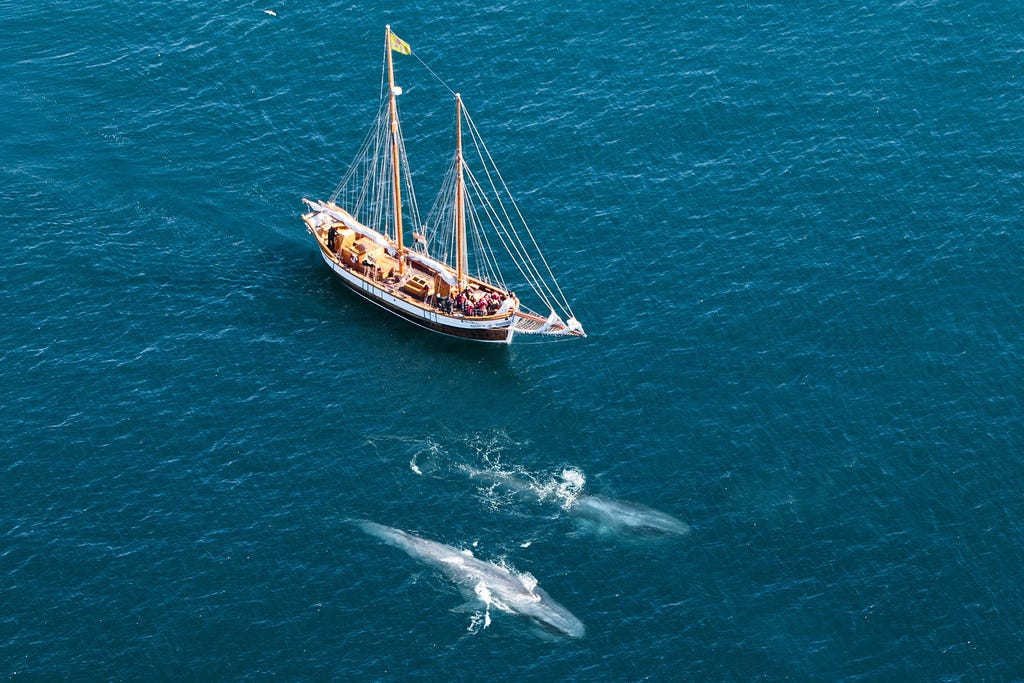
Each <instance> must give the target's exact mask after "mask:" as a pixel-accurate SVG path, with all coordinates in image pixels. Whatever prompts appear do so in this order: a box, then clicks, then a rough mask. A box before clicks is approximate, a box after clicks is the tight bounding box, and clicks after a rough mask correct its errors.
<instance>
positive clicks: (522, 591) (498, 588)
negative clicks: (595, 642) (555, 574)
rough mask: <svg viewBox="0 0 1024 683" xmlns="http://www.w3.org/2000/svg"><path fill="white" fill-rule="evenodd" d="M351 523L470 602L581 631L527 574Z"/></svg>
mask: <svg viewBox="0 0 1024 683" xmlns="http://www.w3.org/2000/svg"><path fill="white" fill-rule="evenodd" d="M354 523H355V525H356V526H357V527H358V528H360V529H361V530H362V531H364V532H365V533H367V534H369V535H370V536H373V537H376V538H377V539H379V540H381V541H383V542H384V543H386V544H388V545H391V546H394V547H395V548H398V549H399V550H402V551H404V552H405V553H406V554H407V555H409V556H410V557H412V558H414V559H416V560H418V561H420V562H422V563H423V564H425V565H428V566H430V567H433V568H435V569H438V570H440V571H441V573H442V574H444V575H445V576H446V577H447V578H448V579H449V580H450V581H451V582H452V583H454V584H455V585H456V587H457V588H458V589H459V590H460V591H461V592H462V593H463V594H464V595H465V596H466V597H467V598H468V599H469V600H470V601H471V602H478V603H480V604H481V605H482V606H483V607H485V608H487V609H488V610H489V608H490V607H495V608H496V609H498V610H500V611H502V612H507V613H509V614H514V615H518V616H521V617H524V618H526V619H529V620H530V621H532V622H534V623H536V624H539V625H541V626H543V627H545V628H547V629H549V630H551V631H554V632H556V633H558V634H561V635H564V636H568V637H569V638H582V637H583V636H584V634H585V632H586V629H585V627H584V625H583V622H581V621H580V620H579V619H577V618H576V617H575V616H574V615H573V614H572V612H570V611H569V610H568V609H566V608H565V607H563V606H562V605H560V604H559V603H557V602H555V601H554V600H553V599H552V598H551V596H550V595H548V594H547V593H546V592H545V591H544V590H543V589H541V588H540V587H539V586H537V582H536V580H535V579H534V578H533V577H532V576H529V575H522V574H519V573H516V572H514V571H512V570H510V569H507V568H505V567H503V566H501V565H498V564H495V563H493V562H485V561H483V560H480V559H477V558H476V557H474V556H473V554H472V553H471V552H469V551H468V550H460V549H458V548H455V547H453V546H450V545H445V544H443V543H439V542H437V541H431V540H429V539H426V538H421V537H419V536H414V535H413V534H410V533H408V532H406V531H402V530H401V529H396V528H394V527H389V526H385V525H383V524H378V523H376V522H371V521H368V520H358V521H355V522H354ZM488 614H489V612H488ZM488 619H489V617H488Z"/></svg>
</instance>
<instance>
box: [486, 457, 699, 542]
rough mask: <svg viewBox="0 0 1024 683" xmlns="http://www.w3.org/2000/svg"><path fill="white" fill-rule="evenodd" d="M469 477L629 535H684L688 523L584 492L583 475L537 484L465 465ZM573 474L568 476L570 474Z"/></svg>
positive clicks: (652, 509) (660, 512)
mask: <svg viewBox="0 0 1024 683" xmlns="http://www.w3.org/2000/svg"><path fill="white" fill-rule="evenodd" d="M466 471H467V472H468V473H469V476H470V478H471V479H475V480H478V481H485V482H488V483H489V484H492V485H494V486H497V487H500V488H503V489H505V490H508V491H511V492H513V493H515V494H516V495H517V496H518V497H520V498H521V499H525V500H529V501H531V502H540V503H545V502H556V503H557V504H558V505H559V506H560V507H561V508H562V510H564V511H565V512H566V514H568V515H570V516H571V517H575V518H577V519H581V520H585V521H589V522H592V523H595V524H597V525H598V526H599V527H600V528H602V529H607V530H610V531H613V532H616V533H619V534H623V535H630V536H686V535H687V534H689V533H690V531H691V529H690V525H689V524H687V523H686V522H684V521H682V520H681V519H677V518H676V517H673V516H672V515H670V514H668V513H665V512H662V511H661V510H655V509H654V508H649V507H647V506H645V505H637V504H635V503H627V502H624V501H620V500H615V499H613V498H607V497H605V496H602V495H598V494H592V493H583V492H581V491H580V490H579V489H580V488H581V487H582V476H581V475H579V474H578V473H575V472H570V471H566V472H565V473H563V482H562V483H561V484H559V485H557V486H556V485H547V486H538V485H535V484H533V483H532V482H530V481H527V480H525V479H522V478H520V477H517V476H515V475H513V474H508V473H504V472H497V471H494V470H475V469H469V468H466ZM570 474H571V475H574V476H569V475H570Z"/></svg>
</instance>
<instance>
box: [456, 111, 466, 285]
mask: <svg viewBox="0 0 1024 683" xmlns="http://www.w3.org/2000/svg"><path fill="white" fill-rule="evenodd" d="M455 163H456V164H458V173H457V174H456V175H455V267H456V271H457V272H456V275H457V277H458V283H459V285H458V286H459V289H465V287H466V281H467V278H466V271H467V270H468V267H467V263H466V184H465V180H464V179H463V177H462V95H460V94H458V93H455Z"/></svg>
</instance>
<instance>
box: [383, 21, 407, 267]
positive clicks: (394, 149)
mask: <svg viewBox="0 0 1024 683" xmlns="http://www.w3.org/2000/svg"><path fill="white" fill-rule="evenodd" d="M385 29H386V32H387V35H386V36H385V42H384V45H385V50H384V51H385V52H386V53H387V55H388V113H389V115H390V117H391V188H392V190H391V191H392V193H393V200H394V201H393V202H392V204H393V205H394V220H395V243H396V247H397V250H398V254H397V256H398V274H399V275H404V274H405V242H404V241H403V240H402V189H401V183H400V182H399V179H400V170H401V169H400V168H399V154H398V102H397V99H398V93H397V92H396V89H395V69H394V66H392V62H391V52H392V50H393V49H394V42H393V39H392V36H394V34H393V33H391V25H390V24H388V25H387V26H385ZM395 37H396V38H397V36H395Z"/></svg>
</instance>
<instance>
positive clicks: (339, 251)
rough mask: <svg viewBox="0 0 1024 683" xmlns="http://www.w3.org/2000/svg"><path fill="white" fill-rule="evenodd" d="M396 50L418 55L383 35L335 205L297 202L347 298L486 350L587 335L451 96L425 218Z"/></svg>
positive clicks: (472, 127)
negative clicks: (374, 79) (374, 100)
mask: <svg viewBox="0 0 1024 683" xmlns="http://www.w3.org/2000/svg"><path fill="white" fill-rule="evenodd" d="M394 53H398V54H403V55H412V54H413V53H412V50H411V48H410V47H409V44H408V43H407V42H405V41H404V40H402V39H400V38H399V37H398V36H396V35H395V34H394V33H392V32H391V27H390V26H388V27H387V28H386V31H385V40H384V67H383V68H384V72H385V74H386V75H385V76H382V78H381V82H382V87H381V106H380V108H379V109H378V113H377V117H376V121H375V124H374V125H373V126H372V127H371V130H370V132H369V134H368V135H367V137H366V139H365V140H364V142H363V144H362V146H361V148H360V150H359V153H358V154H357V155H356V159H355V161H354V162H353V163H352V165H351V167H350V168H349V170H348V173H347V174H346V175H345V177H344V178H343V179H342V180H341V182H340V183H339V184H338V187H337V189H336V190H335V191H334V193H333V194H332V195H331V197H330V199H328V200H327V201H322V202H321V201H311V200H309V199H305V198H304V199H303V200H302V201H303V202H305V204H306V205H307V206H308V208H309V211H308V212H307V213H305V214H303V216H302V218H303V220H304V221H305V223H306V227H307V229H308V230H309V232H310V233H311V234H312V235H313V236H314V237H315V238H316V240H317V243H318V245H319V247H320V253H321V255H322V256H323V259H324V261H325V262H326V263H327V265H328V266H330V268H331V270H333V271H334V273H336V274H337V275H338V276H339V277H340V278H341V280H342V281H343V282H344V283H345V284H346V285H347V286H348V287H349V288H350V289H351V290H352V291H354V292H356V293H357V294H359V295H360V296H362V297H364V298H365V299H367V300H369V301H371V302H373V303H375V304H377V305H378V306H380V307H381V308H383V309H385V310H387V311H389V312H391V313H393V314H394V315H397V316H399V317H400V318H402V319H404V320H406V321H408V322H411V323H414V324H416V325H419V326H420V327H423V328H426V329H428V330H432V331H434V332H439V333H441V334H446V335H449V336H452V337H460V338H463V339H469V340H473V341H481V342H492V343H509V342H511V341H512V338H513V336H514V335H516V334H529V335H548V336H561V337H573V336H575V337H583V336H586V335H585V333H584V331H583V326H582V325H581V324H580V323H579V321H578V320H577V319H576V318H575V316H574V315H573V313H572V310H571V309H570V307H569V303H568V301H567V299H566V297H565V295H564V294H563V293H562V290H561V288H560V287H559V286H558V283H557V282H556V281H555V278H554V275H553V274H552V272H551V269H550V267H549V266H548V264H547V262H546V261H545V260H544V257H543V255H542V254H541V253H540V250H539V248H538V247H537V243H536V241H535V240H534V239H533V236H532V235H531V234H530V232H529V229H528V228H527V226H526V223H525V221H524V220H523V217H522V214H521V212H520V211H519V208H518V206H517V205H516V204H515V201H514V200H513V199H512V196H511V194H510V193H509V191H508V188H507V186H506V185H505V182H504V180H503V179H502V178H501V175H500V174H499V173H498V171H497V168H496V167H495V166H494V162H493V160H492V159H491V155H490V153H489V152H488V151H487V148H486V147H485V146H484V144H483V141H482V139H481V138H480V135H479V132H478V131H477V129H476V126H475V125H474V124H473V122H472V119H471V118H470V116H469V114H468V112H467V111H466V108H465V107H464V106H463V103H462V98H461V97H460V96H459V95H458V94H457V93H454V92H452V94H453V95H454V106H455V154H454V156H453V158H452V161H451V164H450V166H449V168H448V172H447V173H446V174H445V177H444V179H443V181H442V183H441V190H440V192H439V193H438V197H437V200H436V201H435V203H434V206H433V208H432V209H431V210H430V212H429V213H428V215H427V218H426V220H425V221H421V220H420V218H419V210H418V207H417V204H416V195H415V193H414V192H413V190H412V175H411V173H410V171H409V164H408V160H407V158H406V153H405V143H404V141H403V137H402V129H401V125H400V122H399V116H398V97H399V95H401V94H402V89H401V88H400V87H398V86H396V85H395V76H394V67H393V59H392V56H393V54H394ZM421 61H422V60H421ZM428 70H429V68H428ZM431 73H433V71H431ZM385 77H386V81H385ZM385 83H386V89H385V87H384V84H385ZM445 87H446V88H447V86H445ZM448 90H449V91H451V89H450V88H448ZM464 124H465V131H464ZM464 132H465V133H466V136H465V137H466V144H465V145H464V141H463V133H464ZM471 152H472V153H471ZM470 160H472V162H473V163H472V164H471V163H470ZM403 201H404V204H403ZM409 233H412V234H411V237H412V240H411V242H412V246H407V240H406V235H408V234H409ZM502 252H504V254H505V255H506V256H507V257H508V258H504V257H499V255H500V254H501V253H502ZM509 263H512V264H514V265H515V271H516V276H517V282H518V283H519V284H522V285H524V286H526V287H527V288H528V289H529V290H530V291H531V292H532V294H533V295H534V297H535V298H536V301H537V302H538V303H534V304H533V305H535V306H538V304H539V306H538V307H539V309H540V311H541V312H537V311H535V310H531V309H530V308H528V307H527V305H525V304H524V303H523V301H522V300H521V299H520V296H519V294H517V293H516V292H514V291H513V290H512V289H511V288H510V286H509V285H507V284H506V281H505V279H504V277H503V275H502V265H504V266H505V269H506V270H508V265H509ZM521 291H522V290H521ZM531 301H532V300H531ZM545 310H546V311H547V312H546V313H544V312H543V311H545Z"/></svg>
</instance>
